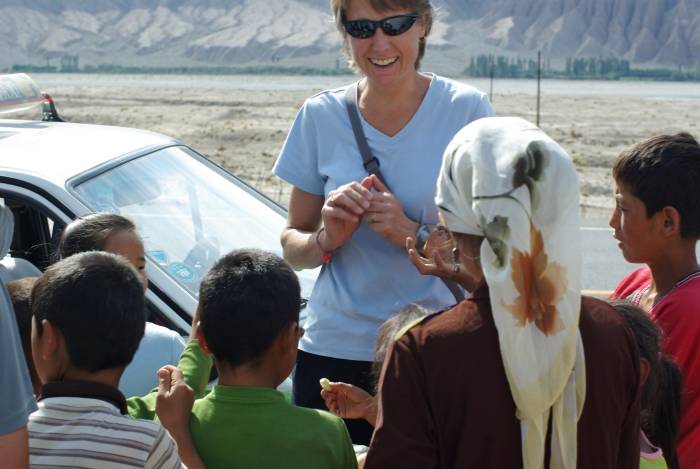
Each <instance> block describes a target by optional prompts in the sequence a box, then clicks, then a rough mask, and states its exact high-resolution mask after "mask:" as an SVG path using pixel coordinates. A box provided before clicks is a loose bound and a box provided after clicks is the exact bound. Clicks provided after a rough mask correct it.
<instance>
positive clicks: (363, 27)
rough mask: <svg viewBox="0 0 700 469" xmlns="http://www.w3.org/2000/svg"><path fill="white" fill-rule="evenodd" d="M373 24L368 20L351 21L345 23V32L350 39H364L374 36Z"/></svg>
mask: <svg viewBox="0 0 700 469" xmlns="http://www.w3.org/2000/svg"><path fill="white" fill-rule="evenodd" d="M374 29H375V26H374V23H373V22H372V21H369V20H353V21H346V22H345V31H347V32H348V34H349V35H351V36H352V37H356V38H360V39H366V38H368V37H372V35H373V34H374Z"/></svg>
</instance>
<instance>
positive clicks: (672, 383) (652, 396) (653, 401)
mask: <svg viewBox="0 0 700 469" xmlns="http://www.w3.org/2000/svg"><path fill="white" fill-rule="evenodd" d="M610 303H611V304H612V306H613V307H614V308H615V309H616V310H617V312H618V313H619V314H620V315H621V316H622V317H623V318H624V319H625V321H626V322H627V325H628V326H629V328H630V329H631V330H632V333H633V334H634V338H635V340H636V342H637V348H638V349H639V357H640V359H644V360H646V361H647V362H648V363H649V376H648V377H647V380H646V383H644V388H643V389H642V429H643V430H644V433H645V434H646V435H647V437H648V438H649V441H651V442H652V443H653V444H654V445H656V446H658V447H660V448H661V450H662V451H663V453H664V458H665V459H666V463H667V464H668V467H669V469H677V468H678V456H677V454H676V443H677V439H678V428H679V424H680V415H681V392H682V378H681V371H680V369H679V368H678V365H676V363H675V362H674V361H673V360H672V359H671V358H670V357H668V356H666V355H663V354H662V353H661V337H662V334H661V329H660V328H659V326H657V325H656V324H655V323H654V321H653V320H652V319H651V318H650V317H649V315H648V314H647V313H646V312H644V311H643V310H642V309H640V308H639V307H637V306H635V305H633V304H631V303H629V302H626V301H619V300H616V301H611V302H610Z"/></svg>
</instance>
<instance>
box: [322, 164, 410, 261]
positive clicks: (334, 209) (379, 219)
mask: <svg viewBox="0 0 700 469" xmlns="http://www.w3.org/2000/svg"><path fill="white" fill-rule="evenodd" d="M321 216H322V218H323V226H324V227H325V230H324V231H323V233H321V235H320V237H319V244H321V247H322V248H323V250H324V251H333V250H335V249H338V248H340V247H341V246H342V245H343V244H345V242H346V241H347V240H348V239H350V237H352V234H353V233H354V232H355V230H356V229H357V228H358V227H359V226H360V223H362V222H364V223H366V224H367V226H368V228H369V229H371V230H372V231H374V232H375V233H378V234H380V235H381V236H382V237H384V239H386V240H387V241H389V242H390V243H392V244H394V245H396V246H404V243H405V240H406V237H408V236H413V235H415V233H416V230H417V228H418V223H416V222H414V221H412V220H411V219H409V218H408V217H407V216H406V214H405V213H404V211H403V207H402V205H401V202H400V201H399V199H398V198H397V197H396V196H395V195H394V194H393V193H391V191H389V188H388V187H386V185H384V183H382V181H380V180H379V178H378V177H376V176H375V175H371V176H367V177H366V178H364V179H362V181H360V182H357V181H354V182H350V183H348V184H344V185H342V186H339V187H338V188H337V189H335V190H333V191H330V192H329V193H328V197H326V200H325V202H324V204H323V208H322V209H321Z"/></svg>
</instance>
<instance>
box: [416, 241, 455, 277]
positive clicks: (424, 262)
mask: <svg viewBox="0 0 700 469" xmlns="http://www.w3.org/2000/svg"><path fill="white" fill-rule="evenodd" d="M431 236H432V234H431ZM426 244H427V243H426ZM406 251H407V252H408V257H409V258H410V259H411V262H412V263H413V265H414V266H415V267H416V269H418V272H420V273H421V274H423V275H434V276H435V277H440V278H444V279H448V280H454V281H457V282H459V281H460V280H461V275H460V274H463V272H461V266H460V265H459V264H456V265H457V266H458V268H457V269H456V270H455V264H451V263H450V262H451V259H446V258H445V257H444V256H445V253H444V252H443V251H444V249H426V255H427V256H428V257H423V256H421V255H420V254H419V253H418V249H417V248H416V239H415V238H413V237H412V236H409V237H407V238H406Z"/></svg>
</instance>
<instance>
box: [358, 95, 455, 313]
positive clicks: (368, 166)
mask: <svg viewBox="0 0 700 469" xmlns="http://www.w3.org/2000/svg"><path fill="white" fill-rule="evenodd" d="M345 108H346V109H347V111H348V117H350V124H351V125H352V133H353V134H355V141H356V142H357V146H358V148H359V149H360V155H362V164H363V166H364V167H365V170H366V171H367V172H368V173H369V174H374V175H375V176H377V177H378V178H379V180H380V181H382V183H383V184H384V185H385V186H387V187H389V185H388V184H387V183H386V181H385V180H384V176H382V172H381V171H380V170H379V160H377V158H376V157H375V156H374V155H372V150H370V148H369V145H368V144H367V137H365V132H364V130H362V123H361V122H360V112H359V111H358V106H357V83H355V84H354V85H352V86H348V89H347V90H346V91H345ZM440 280H442V281H443V283H444V284H445V286H446V287H447V289H448V290H450V293H452V296H454V297H455V300H456V301H457V303H459V302H460V301H462V300H464V291H463V290H462V288H461V287H460V286H459V285H458V284H457V282H455V281H453V280H446V279H444V278H441V279H440Z"/></svg>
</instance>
